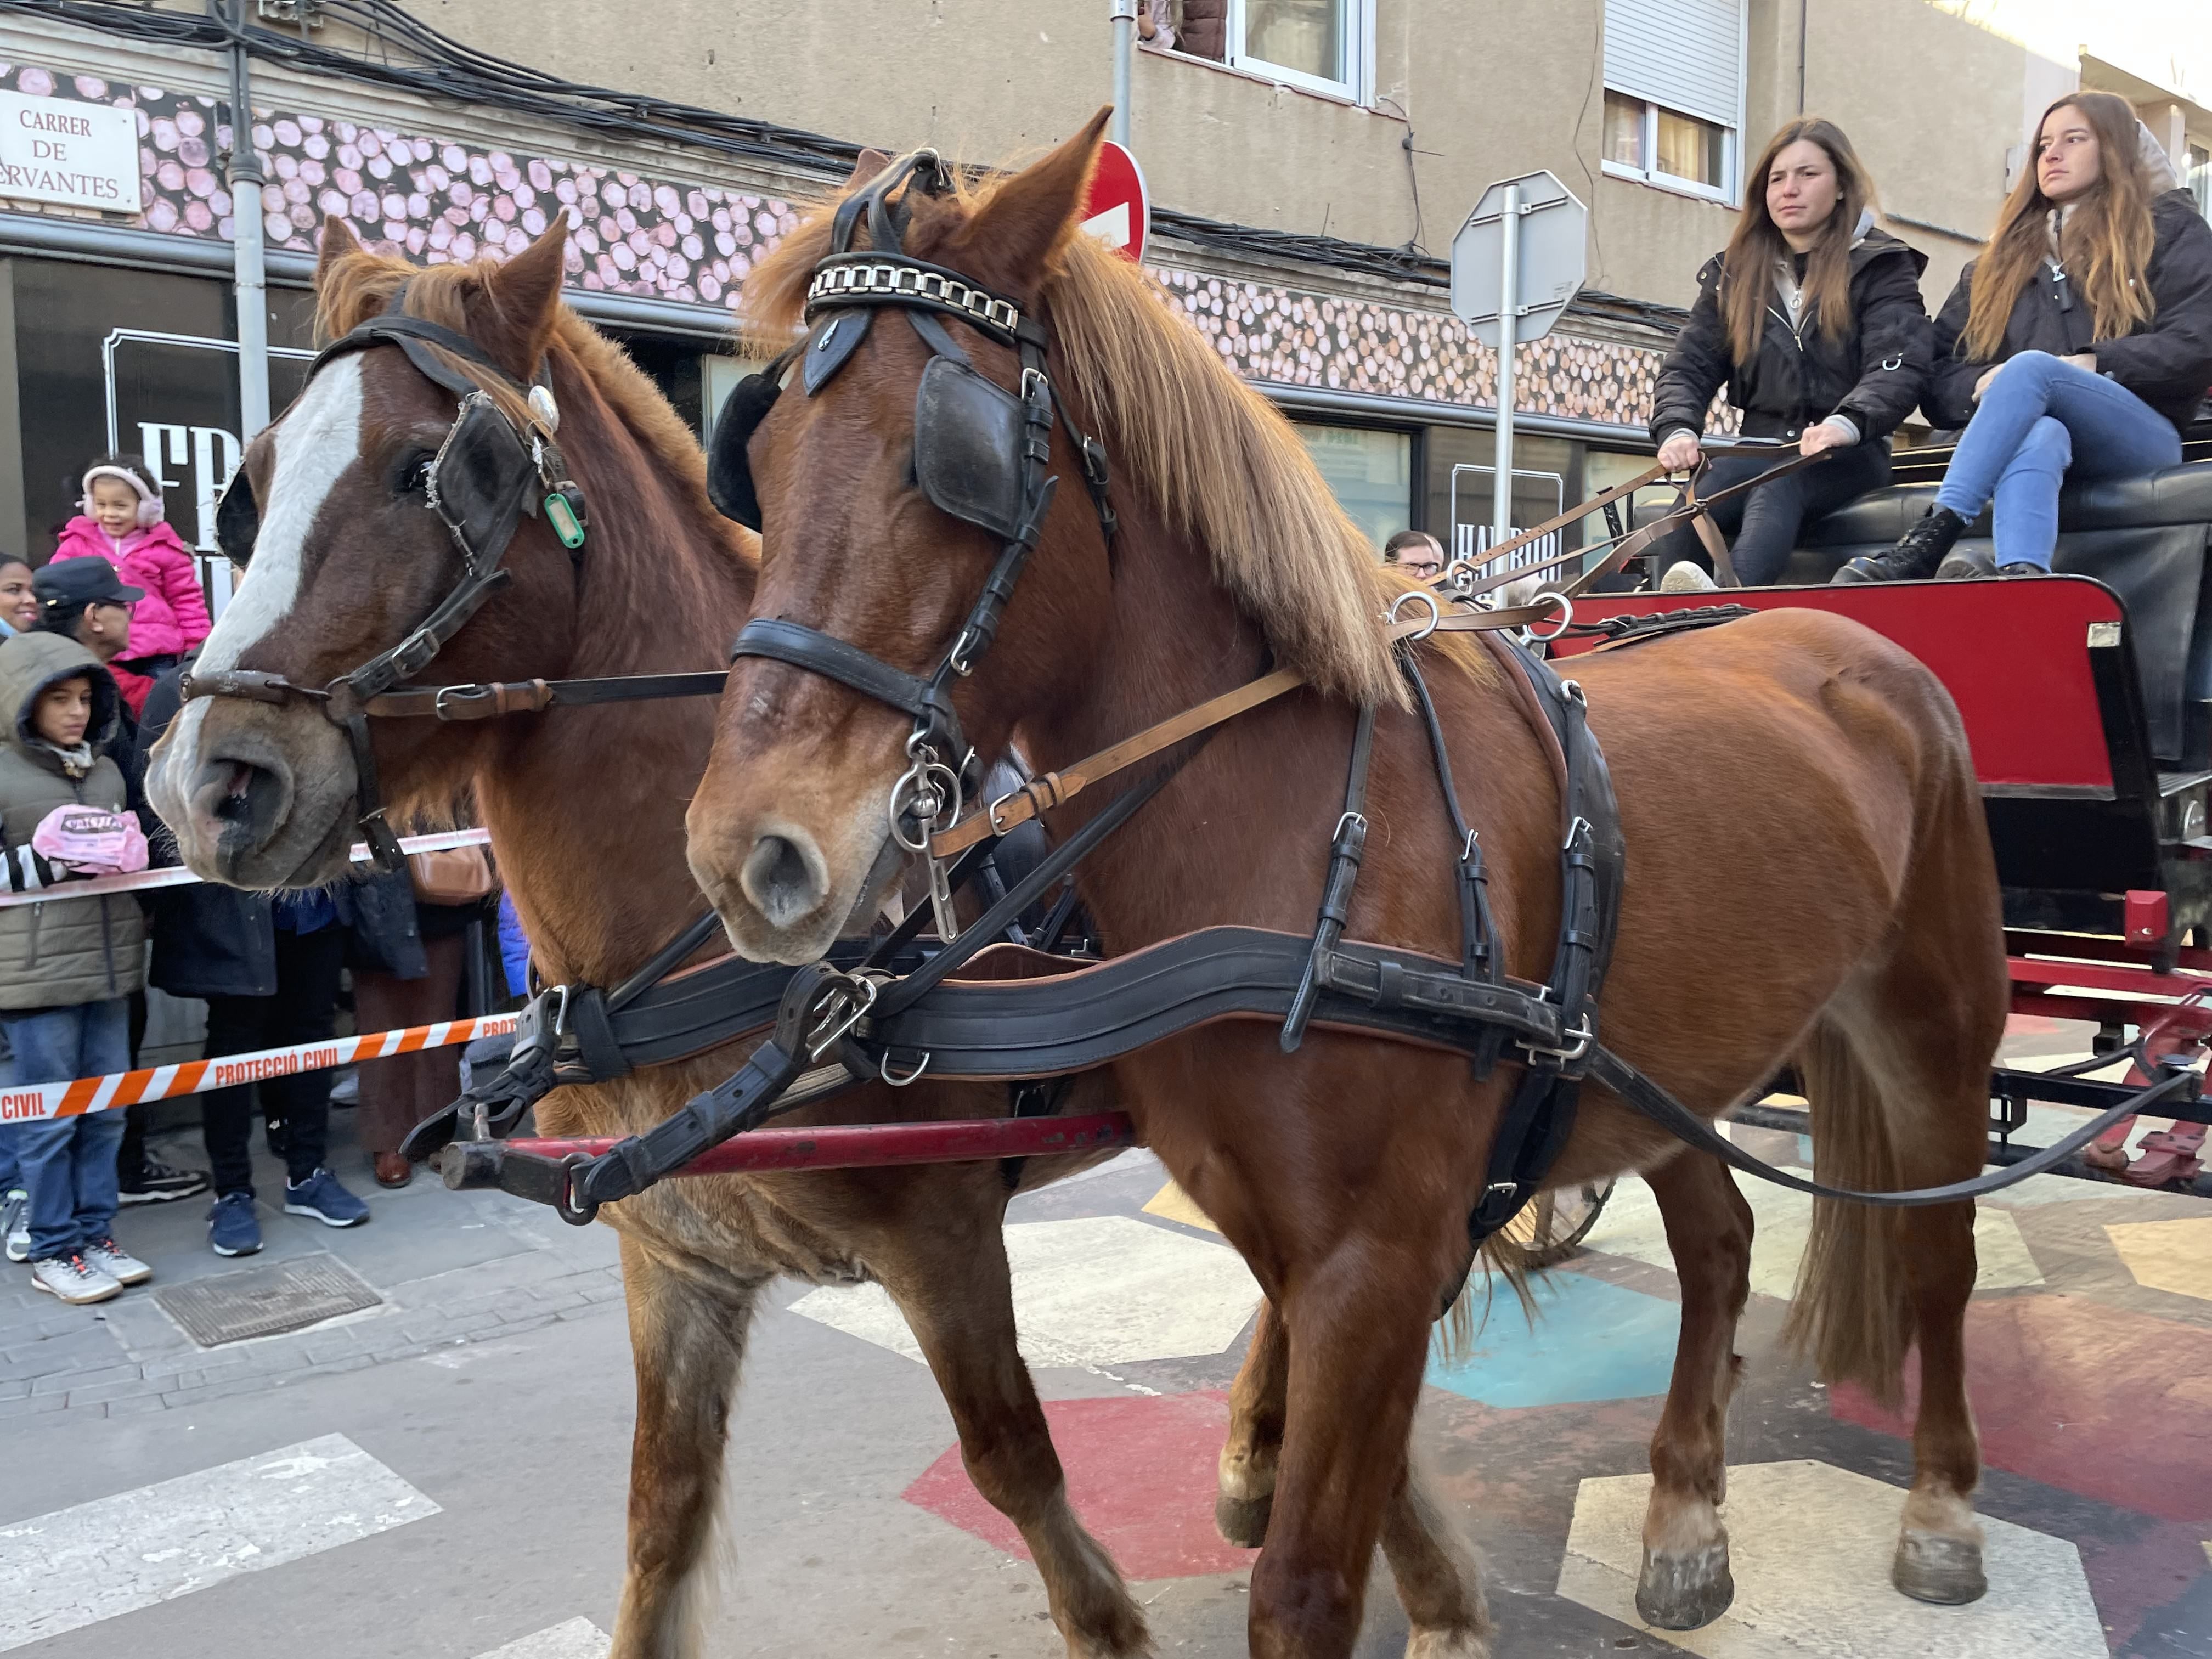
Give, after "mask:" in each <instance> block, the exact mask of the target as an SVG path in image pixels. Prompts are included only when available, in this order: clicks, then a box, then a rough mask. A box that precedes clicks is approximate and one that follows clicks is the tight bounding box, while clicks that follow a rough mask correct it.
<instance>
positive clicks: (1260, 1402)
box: [1213, 1298, 1291, 1550]
mask: <svg viewBox="0 0 2212 1659" xmlns="http://www.w3.org/2000/svg"><path fill="white" fill-rule="evenodd" d="M1290 1364H1291V1348H1290V1341H1289V1339H1288V1338H1287V1337H1286V1336H1285V1333H1284V1330H1283V1320H1282V1316H1281V1315H1279V1314H1278V1313H1277V1312H1276V1311H1275V1305H1274V1304H1273V1303H1272V1302H1269V1301H1267V1300H1265V1299H1264V1298H1263V1299H1262V1300H1261V1304H1260V1318H1259V1323H1258V1324H1257V1325H1255V1327H1254V1328H1253V1331H1252V1346H1250V1347H1249V1349H1247V1350H1246V1351H1245V1354H1244V1364H1243V1365H1242V1366H1241V1367H1239V1368H1238V1370H1237V1381H1236V1383H1235V1384H1234V1385H1233V1386H1232V1387H1231V1389H1230V1390H1229V1437H1228V1439H1227V1440H1226V1441H1225V1442H1224V1443H1222V1447H1221V1466H1220V1490H1219V1492H1218V1493H1217V1494H1216V1496H1215V1498H1214V1500H1213V1524H1214V1525H1215V1526H1216V1527H1217V1528H1219V1529H1220V1532H1221V1535H1222V1536H1223V1537H1224V1538H1225V1539H1227V1540H1228V1541H1230V1542H1231V1543H1232V1544H1234V1545H1236V1546H1237V1547H1238V1548H1240V1549H1248V1550H1256V1549H1258V1548H1259V1547H1260V1546H1261V1544H1263V1543H1265V1542H1266V1541H1267V1511H1268V1510H1269V1509H1270V1508H1271V1507H1272V1506H1273V1503H1274V1501H1275V1464H1276V1461H1277V1460H1278V1459H1279V1457H1280V1456H1281V1455H1282V1449H1283V1408H1284V1395H1285V1392H1286V1391H1287V1389H1289V1386H1290Z"/></svg>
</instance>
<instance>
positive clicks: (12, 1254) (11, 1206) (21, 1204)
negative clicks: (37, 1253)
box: [0, 1187, 31, 1261]
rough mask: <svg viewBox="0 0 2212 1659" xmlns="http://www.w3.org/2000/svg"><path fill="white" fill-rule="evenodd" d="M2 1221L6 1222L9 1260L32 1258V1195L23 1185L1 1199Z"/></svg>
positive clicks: (0, 1217) (0, 1215)
mask: <svg viewBox="0 0 2212 1659" xmlns="http://www.w3.org/2000/svg"><path fill="white" fill-rule="evenodd" d="M0 1222H4V1223H5V1224H6V1226H5V1229H4V1231H6V1233H7V1235H8V1260H9V1261H29V1260H30V1259H31V1195H30V1194H28V1193H27V1192H25V1191H24V1190H23V1189H22V1188H21V1187H18V1188H15V1191H14V1192H12V1193H9V1194H8V1196H7V1197H6V1198H4V1199H0Z"/></svg>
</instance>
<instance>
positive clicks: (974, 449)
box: [709, 149, 1115, 938]
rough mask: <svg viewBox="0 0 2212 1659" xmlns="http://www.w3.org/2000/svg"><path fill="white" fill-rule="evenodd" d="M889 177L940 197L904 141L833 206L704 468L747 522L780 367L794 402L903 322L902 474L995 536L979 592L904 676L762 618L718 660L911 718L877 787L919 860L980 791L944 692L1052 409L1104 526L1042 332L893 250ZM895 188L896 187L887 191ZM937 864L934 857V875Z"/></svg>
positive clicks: (1016, 527) (1014, 569) (1010, 567)
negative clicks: (795, 393)
mask: <svg viewBox="0 0 2212 1659" xmlns="http://www.w3.org/2000/svg"><path fill="white" fill-rule="evenodd" d="M902 186H905V187H906V189H907V191H920V192H921V194H923V195H924V196H940V195H943V194H945V193H946V192H947V191H949V190H950V189H951V173H950V172H949V170H948V169H947V168H946V167H945V164H944V162H942V161H939V158H938V156H937V155H936V153H935V152H934V151H933V150H927V149H925V150H918V151H916V152H915V153H914V154H913V155H908V156H906V157H904V158H903V159H902V160H900V161H896V162H894V163H892V164H891V165H890V166H889V167H886V168H884V171H883V172H882V173H879V174H878V176H877V177H876V178H875V179H873V180H872V181H871V182H870V183H869V184H868V185H866V187H864V188H863V189H861V190H860V191H856V192H854V194H853V195H852V196H849V197H847V198H846V199H845V200H844V201H843V202H842V203H840V204H838V207H837V210H836V214H835V216H833V218H832V221H831V225H830V240H829V253H828V254H827V256H825V257H824V258H823V259H822V260H821V261H820V263H818V264H817V265H816V267H815V270H814V275H813V277H812V280H811V282H810V283H808V285H807V290H806V307H805V319H806V321H807V323H808V324H809V325H810V330H809V334H808V337H807V338H806V339H805V341H803V342H802V343H799V345H796V346H794V347H793V348H792V349H791V350H790V351H788V352H786V353H785V354H784V356H781V357H780V358H778V359H777V360H776V362H775V363H773V364H771V365H770V366H769V368H768V369H767V370H766V371H765V372H764V373H763V374H761V375H757V376H754V377H751V379H750V380H749V381H748V382H747V383H746V384H745V385H744V386H740V387H739V388H738V389H737V391H735V392H732V404H733V405H735V407H736V409H737V410H738V411H739V413H738V416H737V418H736V419H734V420H732V422H730V423H729V424H728V426H727V427H726V429H724V430H718V432H717V435H716V442H715V455H714V459H713V462H712V464H711V466H710V471H709V477H710V482H711V483H713V485H714V495H715V498H716V502H717V505H719V506H720V507H722V509H723V511H724V512H726V513H728V514H729V515H730V516H731V517H732V518H735V519H737V520H738V521H739V522H740V523H746V524H749V525H750V526H751V527H753V528H755V529H758V528H759V527H760V526H759V517H760V515H759V508H758V501H757V496H756V495H755V494H754V489H753V483H752V478H751V472H750V462H749V458H748V455H747V452H746V446H747V445H748V444H749V442H750V439H751V436H752V434H753V432H754V431H755V429H757V427H758V426H759V424H760V422H762V421H763V419H765V418H766V416H767V414H768V411H769V408H770V407H772V405H773V404H774V403H775V399H776V398H777V396H778V395H780V394H781V392H782V391H783V389H784V387H785V386H786V385H787V382H788V380H790V379H791V378H792V376H793V374H797V375H798V376H799V379H800V380H801V382H802V385H803V388H804V390H805V394H806V395H807V396H809V397H811V396H812V395H814V394H815V393H816V392H818V391H819V390H820V389H821V388H822V387H823V386H824V385H826V384H828V382H829V380H830V379H831V378H832V377H833V376H835V375H836V373H837V372H838V371H839V370H840V369H841V368H843V367H844V365H845V364H846V363H847V362H848V361H849V360H850V359H851V357H852V356H853V354H854V351H855V350H857V349H858V348H859V347H860V343H861V341H862V340H863V339H864V338H865V337H866V334H867V332H868V329H869V325H871V323H872V321H873V319H874V313H876V312H877V311H878V310H884V309H890V310H893V311H896V312H897V313H899V314H900V315H902V316H903V317H904V318H905V319H906V320H907V322H908V324H909V325H911V326H912V327H913V329H914V331H915V335H916V336H917V337H919V338H920V339H921V343H923V344H924V345H925V346H927V348H928V349H929V352H930V361H929V362H928V363H927V365H926V366H925V368H924V369H923V373H922V378H921V386H920V388H919V390H918V392H917V393H916V398H915V482H916V483H917V485H918V486H919V487H920V488H921V490H922V491H923V493H924V494H925V495H927V496H928V498H929V499H930V501H932V502H933V504H934V505H936V506H937V507H939V508H940V509H941V510H943V511H944V512H945V513H948V514H950V515H951V516H952V517H954V518H957V519H959V520H963V521H964V522H966V523H969V524H973V525H975V526H979V527H980V528H981V529H983V530H985V531H987V532H991V533H993V534H994V535H996V536H998V537H999V538H1000V540H1001V543H1002V545H1001V548H1000V553H999V556H998V558H997V560H996V561H995V562H994V564H993V566H992V568H991V571H990V574H989V575H987V577H986V578H985V579H984V581H983V586H982V589H981V592H979V593H978V594H977V595H976V598H975V603H974V604H973V605H971V606H970V607H969V611H968V613H967V615H966V617H963V619H962V621H961V623H960V625H959V626H958V628H957V629H955V630H954V632H953V635H952V638H951V641H950V643H948V644H947V645H946V647H945V652H944V654H943V655H942V656H941V657H939V659H938V661H937V664H936V665H935V666H934V667H933V668H932V669H931V670H930V671H928V672H927V673H926V674H914V673H909V672H908V671H906V670H904V669H902V668H898V667H896V666H894V665H891V664H890V663H887V662H884V660H883V659H880V658H878V657H877V656H874V655H872V653H868V652H866V651H864V650H862V649H861V648H860V647H858V646H856V645H853V644H851V643H849V642H848V641H844V640H841V639H838V638H837V637H836V636H835V635H831V634H828V633H824V632H823V630H821V629H817V628H811V627H809V626H807V625H805V623H795V622H789V621H786V620H783V619H781V618H776V617H757V618H755V619H754V620H752V621H750V622H749V623H746V624H745V625H744V628H743V629H740V630H739V631H738V636H737V640H736V641H735V642H734V643H733V644H732V647H731V648H730V655H731V659H732V661H735V660H736V659H738V658H741V657H763V658H767V659H770V660H772V661H775V662H781V663H787V664H789V665H792V666H793V667H796V668H802V669H805V670H806V671H808V672H810V673H814V674H819V675H821V676H823V678H828V679H832V680H835V681H836V682H837V683H838V684H841V685H844V686H847V687H848V688H850V689H851V690H855V691H858V692H860V694H861V695H862V696H866V697H870V698H872V699H873V700H874V701H876V702H880V703H884V704H886V705H888V706H889V707H890V708H895V709H897V710H898V711H899V712H900V713H902V714H906V715H908V716H909V717H910V718H911V719H912V720H913V721H914V726H913V729H912V731H911V732H909V733H908V737H907V739H906V744H905V754H906V759H907V762H908V767H907V770H906V771H905V772H904V773H903V774H902V775H901V776H900V777H899V779H898V781H897V782H896V784H895V785H894V786H893V787H892V790H891V794H890V808H889V816H890V833H891V836H893V838H894V839H895V840H896V842H897V843H898V845H899V846H900V847H902V848H904V849H905V850H906V851H908V852H909V853H913V854H924V855H926V854H927V853H928V850H929V836H930V834H931V833H932V831H933V830H935V829H939V828H942V827H945V826H949V825H950V824H951V823H953V822H954V821H955V820H956V819H957V818H958V817H959V816H960V811H961V808H962V806H963V804H964V803H965V802H966V801H967V800H969V799H973V798H974V796H975V793H976V790H977V787H978V786H979V784H980V779H981V772H980V768H979V766H978V763H977V760H976V756H975V750H974V749H973V748H972V747H971V746H970V745H969V742H968V739H967V737H966V735H965V733H964V732H963V731H962V729H961V725H960V716H959V714H958V712H957V709H956V708H954V706H953V701H952V690H953V687H954V685H955V684H957V682H958V681H959V680H961V679H963V678H965V677H966V676H968V675H969V674H970V673H972V672H973V671H975V665H976V663H977V662H978V661H979V660H980V659H981V657H982V655H983V653H985V652H986V651H987V650H988V649H989V648H990V646H991V641H992V640H993V639H994V637H995V636H996V635H997V633H998V629H999V623H1000V618H1001V617H1003V615H1004V614H1005V611H1006V605H1007V603H1008V601H1009V600H1010V599H1012V597H1013V592H1014V586H1015V583H1016V582H1017V581H1018V580H1019V579H1020V576H1021V574H1022V569H1023V567H1024V565H1025V564H1027V562H1028V561H1029V557H1030V554H1031V553H1032V552H1034V551H1035V550H1036V544H1037V538H1038V537H1039V536H1040V535H1041V534H1042V531H1043V528H1044V522H1045V520H1046V518H1047V516H1048V514H1049V513H1051V511H1052V504H1053V498H1054V494H1055V492H1056V491H1057V489H1058V488H1059V483H1060V480H1059V477H1058V476H1057V475H1056V474H1054V473H1052V472H1050V471H1048V468H1049V466H1050V465H1051V459H1052V432H1053V426H1054V421H1055V418H1057V419H1058V420H1059V421H1060V422H1062V423H1064V424H1065V425H1066V430H1067V434H1068V436H1069V438H1070V439H1071V440H1072V441H1073V443H1074V445H1075V447H1076V451H1077V453H1078V454H1079V456H1080V457H1081V459H1082V465H1083V471H1084V480H1085V486H1086V487H1087V488H1088V489H1089V490H1090V492H1091V501H1092V504H1093V506H1094V507H1095V508H1096V510H1097V516H1098V522H1099V528H1100V532H1101V534H1102V535H1103V537H1104V538H1105V539H1106V544H1107V547H1108V550H1109V555H1110V553H1111V550H1112V548H1113V539H1114V531H1115V519H1114V512H1113V508H1112V507H1111V505H1110V503H1109V499H1108V472H1107V465H1106V454H1105V449H1104V447H1103V445H1101V444H1100V443H1099V442H1098V441H1097V439H1095V438H1093V437H1091V436H1089V435H1086V434H1085V433H1084V432H1083V431H1081V430H1080V429H1079V428H1077V426H1076V425H1075V422H1074V421H1073V417H1072V416H1070V415H1069V413H1068V410H1067V407H1066V403H1065V402H1064V400H1062V399H1061V398H1060V394H1059V392H1057V390H1056V389H1055V388H1054V385H1053V381H1052V376H1051V372H1050V369H1049V367H1048V362H1047V354H1048V348H1049V343H1050V341H1049V337H1048V334H1047V332H1046V331H1045V328H1044V326H1043V325H1042V323H1041V322H1040V321H1038V319H1036V318H1035V317H1033V316H1030V315H1027V314H1024V312H1023V310H1022V308H1021V307H1019V306H1018V305H1017V304H1016V303H1015V302H1014V301H1012V300H1008V299H1006V298H1005V297H1003V296H1002V295H996V294H994V293H992V292H990V291H989V290H988V289H985V288H983V287H981V285H980V284H978V283H975V282H973V281H971V280H970V279H969V278H968V277H965V276H961V275H960V274H959V273H958V272H957V271H951V270H945V269H944V268H943V267H941V266H938V265H933V264H928V263H927V262H925V261H923V260H921V259H916V258H912V257H911V256H909V255H908V253H907V252H905V251H904V246H903V244H904V236H905V228H906V224H907V220H908V213H907V207H906V204H907V195H906V191H902V190H901V187H902ZM894 192H899V193H898V194H897V197H896V200H894ZM863 215H865V216H866V220H867V223H868V228H869V236H870V242H871V246H869V247H867V248H866V249H865V250H860V251H855V250H854V248H853V246H852V243H853V237H854V233H855V232H856V231H857V230H858V228H859V227H860V221H861V218H862V216H863ZM942 318H951V319H955V320H957V321H958V322H960V323H963V324H964V325H967V326H968V327H969V328H972V329H974V330H975V331H976V332H978V333H980V334H981V335H982V336H983V337H985V338H987V339H988V340H991V341H992V342H994V343H996V344H999V345H1001V346H1006V347H1008V348H1010V349H1012V350H1013V351H1014V352H1015V353H1016V354H1017V355H1018V357H1019V359H1020V363H1021V381H1020V389H1019V391H1018V392H1007V391H1006V388H1004V387H1002V386H999V385H997V384H996V383H995V382H994V381H992V380H989V379H988V378H987V377H986V376H985V375H983V374H981V372H980V371H979V370H978V369H977V368H976V367H975V360H974V359H973V358H971V357H970V356H969V354H968V353H967V351H966V350H965V349H963V348H962V347H961V345H960V344H959V343H958V342H957V341H956V340H955V339H954V338H953V337H952V335H951V332H950V331H948V330H947V329H946V328H945V324H944V323H943V322H942V321H940V320H939V319H942ZM794 359H796V362H794ZM937 873H938V872H937V871H936V868H935V865H934V861H933V875H935V874H937ZM942 887H943V883H942V880H941V879H938V880H933V890H941V889H942ZM946 936H947V937H948V938H949V937H950V936H951V929H947V932H946Z"/></svg>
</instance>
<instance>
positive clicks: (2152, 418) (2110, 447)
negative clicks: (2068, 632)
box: [1936, 351, 2181, 570]
mask: <svg viewBox="0 0 2212 1659" xmlns="http://www.w3.org/2000/svg"><path fill="white" fill-rule="evenodd" d="M2179 465H2181V435H2180V434H2179V433H2178V432H2176V431H2175V430H2174V429H2173V422H2171V421H2169V420H2167V419H2166V416H2163V415H2161V414H2160V413H2159V412H2158V411H2157V410H2154V409H2153V408H2152V407H2151V406H2150V405H2149V404H2147V403H2145V402H2144V401H2143V400H2142V398H2138V397H2136V394H2135V393H2134V392H2130V391H2129V390H2128V389H2127V388H2126V387H2125V386H2122V385H2120V384H2119V383H2118V381H2116V380H2106V379H2105V378H2104V376H2102V375H2101V374H2090V373H2089V372H2088V370H2087V369H2085V368H2077V367H2076V366H2075V365H2074V364H2072V363H2069V362H2066V361H2065V360H2064V359H2063V358H2059V357H2054V356H2051V354H2050V353H2049V352H2047V351H2023V352H2021V354H2020V355H2019V356H2016V357H2010V358H2008V359H2006V361H2005V362H2004V364H2003V366H2002V368H1999V369H1998V370H1997V374H1996V379H1995V380H1991V381H1990V386H1989V390H1988V391H1987V392H1984V393H1983V394H1982V402H1981V406H1980V407H1979V408H1978V409H1977V410H1974V418H1973V419H1972V421H1970V422H1967V423H1966V431H1965V432H1964V433H1963V434H1961V435H1960V439H1959V447H1958V451H1957V453H1954V455H1953V456H1952V457H1951V465H1950V466H1949V468H1948V470H1947V471H1945V472H1944V474H1943V487H1942V489H1939V490H1937V491H1936V506H1938V507H1948V508H1949V509H1950V510H1951V511H1952V512H1954V513H1957V514H1958V515H1959V516H1960V518H1962V519H1964V520H1966V521H1967V522H1968V523H1970V524H1971V523H1972V522H1973V520H1976V519H1977V518H1979V517H1980V516H1981V511H1982V509H1983V508H1984V507H1986V506H1988V505H1989V503H1990V499H1991V497H1995V498H1996V556H1997V562H1998V563H1999V564H2032V565H2036V566H2038V567H2039V568H2042V569H2045V570H2048V569H2050V568H2051V554H2052V552H2053V551H2055V550H2057V546H2058V485H2059V481H2060V480H2061V479H2063V477H2065V476H2066V474H2067V473H2068V472H2069V471H2071V472H2072V473H2073V474H2074V476H2075V477H2078V478H2124V477H2130V476H2132V475H2135V474H2137V473H2143V472H2155V471H2158V470H2159V469H2160V467H2166V466H2179Z"/></svg>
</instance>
